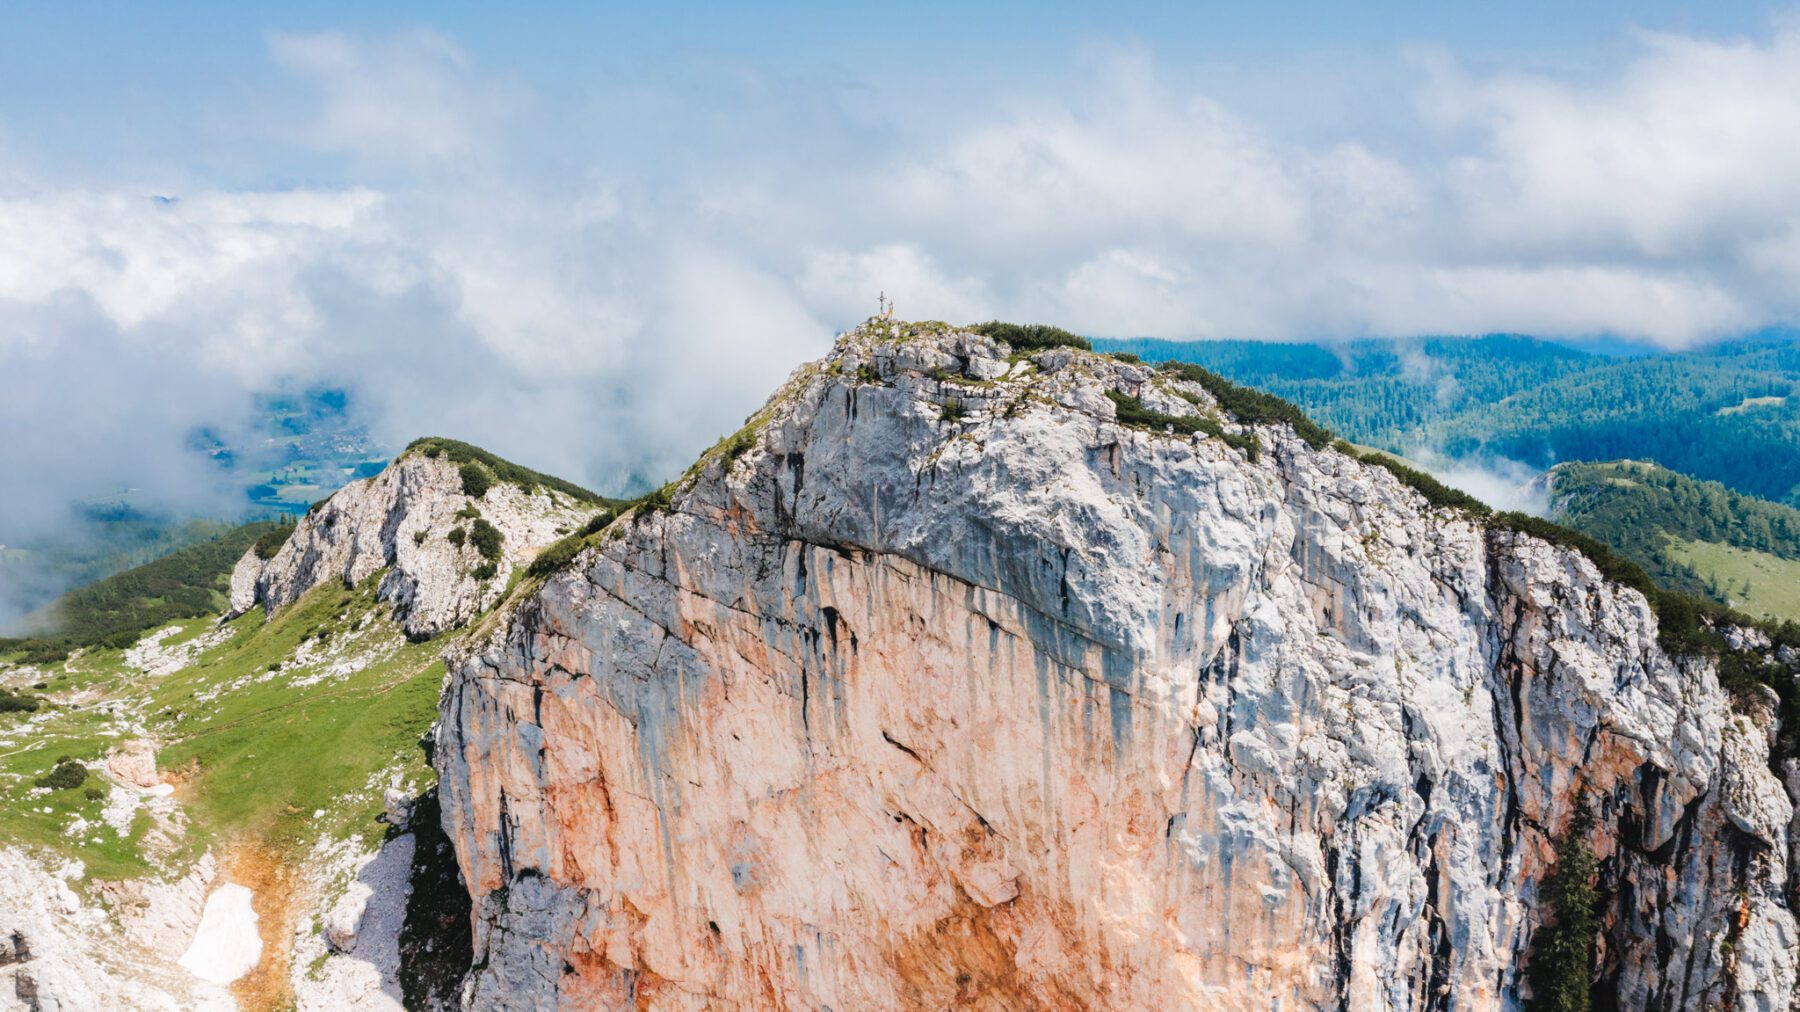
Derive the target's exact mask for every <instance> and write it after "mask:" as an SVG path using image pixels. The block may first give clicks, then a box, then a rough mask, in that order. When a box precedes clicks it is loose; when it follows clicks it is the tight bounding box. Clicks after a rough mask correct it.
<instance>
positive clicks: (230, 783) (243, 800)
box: [146, 577, 444, 848]
mask: <svg viewBox="0 0 1800 1012" xmlns="http://www.w3.org/2000/svg"><path fill="white" fill-rule="evenodd" d="M378 583H379V578H378V577H377V578H372V579H370V580H368V581H365V583H364V584H363V585H362V586H361V587H359V588H357V589H356V590H354V591H350V590H345V589H343V588H342V587H341V586H337V585H326V586H321V587H318V588H315V589H314V590H312V591H311V592H309V593H308V594H307V595H306V597H304V598H302V599H301V601H300V602H299V603H297V604H296V605H294V606H293V607H290V608H287V609H285V610H283V611H282V612H280V613H279V614H277V615H276V616H275V617H274V619H272V620H270V621H269V622H267V623H264V622H263V621H262V613H261V611H260V610H258V611H253V612H251V613H249V614H247V615H244V616H241V617H239V618H238V619H236V620H234V621H233V622H232V623H231V625H230V626H229V627H228V628H229V629H230V632H231V636H230V639H229V640H227V641H226V642H225V643H223V644H221V645H220V646H218V647H215V648H213V649H212V650H209V651H207V652H206V653H204V654H202V655H201V656H200V657H199V658H198V659H197V660H196V662H195V663H194V664H193V665H192V666H190V667H188V668H185V669H183V670H181V671H179V672H177V673H176V674H174V675H171V676H170V677H168V678H167V679H165V680H163V681H162V682H161V683H159V684H158V685H157V686H156V687H155V689H154V691H153V692H152V693H151V694H150V696H149V698H148V700H147V704H146V706H147V709H149V711H150V712H151V714H152V716H151V718H150V720H149V725H150V729H151V730H152V731H153V732H154V733H155V734H156V735H157V736H158V737H159V738H161V739H162V740H163V741H164V742H165V743H166V744H165V745H164V747H163V749H162V751H161V752H160V753H158V755H157V764H158V765H159V766H161V767H163V768H165V769H170V770H176V771H182V773H183V775H185V776H187V778H188V779H187V781H186V785H185V786H186V792H187V795H188V797H187V800H188V804H189V807H190V810H191V811H193V812H194V813H195V814H196V816H197V818H198V821H199V823H200V824H201V825H203V826H204V827H206V828H207V830H208V831H209V832H212V833H219V834H235V833H248V834H250V835H252V836H254V837H256V838H257V839H259V840H261V841H262V842H263V843H265V844H266V845H270V846H275V847H277V848H287V847H293V846H296V845H300V844H302V843H303V842H305V841H306V840H308V839H310V838H311V837H312V836H315V835H316V834H317V833H318V832H320V831H321V829H329V828H333V827H334V826H341V827H345V828H348V827H353V826H368V825H370V820H372V819H373V818H374V816H375V814H376V813H378V812H379V811H380V810H381V804H382V797H381V790H380V787H379V785H377V786H375V787H374V788H373V789H371V787H370V785H369V784H368V782H367V781H368V778H369V777H370V775H371V774H372V773H374V772H375V771H378V770H384V769H392V768H396V767H398V768H400V769H402V770H404V771H406V772H407V773H408V774H409V775H411V776H413V778H414V779H426V778H428V776H429V771H428V770H427V768H426V767H425V766H424V763H423V757H422V755H421V753H420V750H419V748H418V741H419V736H420V735H422V734H423V733H424V732H425V730H426V728H428V727H430V725H431V721H432V719H433V718H434V717H435V716H436V713H437V695H438V689H439V686H440V685H441V684H442V681H443V674H444V665H443V661H442V660H441V658H440V656H439V655H440V653H441V652H442V650H443V644H442V643H441V642H423V643H409V642H407V641H406V640H405V637H404V636H402V635H401V634H400V632H399V630H398V629H396V628H394V627H392V626H391V624H389V623H388V622H387V621H386V620H385V619H383V618H381V617H380V615H381V612H382V610H383V606H382V605H381V604H380V603H379V602H377V601H376V600H375V596H374V595H375V588H376V585H377V584H378ZM358 626H360V627H361V628H360V629H357V628H356V627H358ZM359 633H360V634H361V635H362V636H363V639H362V641H360V642H358V643H357V644H356V651H357V652H358V653H365V652H366V654H365V655H366V657H367V658H368V661H367V662H366V663H362V664H359V665H358V666H357V667H356V670H355V671H353V672H351V673H349V674H347V675H344V676H341V677H335V678H327V679H325V680H322V681H320V682H318V683H317V684H313V685H304V686H296V685H295V684H293V679H294V677H295V676H296V672H295V671H294V670H293V669H294V666H295V661H294V659H293V658H294V656H295V654H296V651H298V650H299V649H300V648H301V645H302V644H304V643H307V642H308V641H311V642H312V643H313V644H315V645H318V644H329V643H331V642H333V641H343V640H344V639H345V638H346V637H350V636H355V635H357V634H359ZM321 634H323V636H321ZM272 665H275V666H277V667H275V668H273V669H272V668H271V666H272ZM220 687H231V688H228V689H227V690H226V691H218V690H219V689H220ZM215 692H216V693H217V694H216V695H214V693H215ZM319 811H324V812H326V813H327V815H326V817H325V821H326V822H327V823H328V825H326V826H321V825H320V819H318V818H316V817H315V815H314V813H315V812H319Z"/></svg>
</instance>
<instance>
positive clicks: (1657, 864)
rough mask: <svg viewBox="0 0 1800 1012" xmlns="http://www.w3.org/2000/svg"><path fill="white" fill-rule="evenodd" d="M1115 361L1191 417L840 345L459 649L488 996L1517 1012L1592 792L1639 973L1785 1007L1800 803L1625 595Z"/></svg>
mask: <svg viewBox="0 0 1800 1012" xmlns="http://www.w3.org/2000/svg"><path fill="white" fill-rule="evenodd" d="M934 371H935V372H934ZM947 374H953V375H948V376H947ZM958 377H960V378H958ZM876 378H878V379H879V382H872V380H874V379H876ZM1105 389H1118V390H1123V391H1125V392H1127V393H1130V394H1135V395H1138V396H1141V397H1142V398H1143V400H1144V402H1145V404H1146V405H1148V406H1151V407H1152V408H1154V409H1155V410H1158V411H1163V412H1166V413H1181V412H1187V411H1193V410H1196V409H1195V408H1194V407H1191V406H1189V404H1190V400H1192V401H1196V402H1198V403H1200V404H1203V405H1204V404H1206V403H1208V401H1207V398H1206V397H1205V395H1204V393H1203V392H1202V391H1200V390H1199V388H1197V387H1191V386H1189V385H1186V384H1180V383H1175V382H1172V381H1170V380H1169V379H1168V378H1167V377H1166V376H1162V375H1158V374H1154V373H1152V372H1151V371H1150V370H1148V369H1145V368H1143V367H1140V366H1135V365H1129V364H1125V363H1119V362H1114V361H1110V360H1106V359H1101V358H1098V357H1095V356H1089V355H1085V354H1083V353H1079V352H1071V351H1055V352H1048V353H1042V354H1039V355H1037V356H1035V357H1034V359H1032V360H1026V362H1024V363H1021V362H1019V361H1017V360H1014V361H1008V360H1007V358H1006V355H1005V349H1004V348H1003V347H996V346H995V345H994V344H993V343H992V342H989V341H987V340H986V339H982V338H978V337H974V336H972V335H948V336H915V337H911V338H909V339H902V340H895V339H893V338H892V337H891V336H889V335H888V334H885V333H883V332H881V331H880V329H879V328H865V329H863V330H860V331H857V332H854V333H852V334H851V335H848V336H847V337H846V338H845V339H844V341H842V342H841V343H840V345H839V347H838V349H837V350H836V351H835V352H834V354H833V356H832V357H831V358H830V359H828V360H827V361H826V363H825V364H824V366H823V367H820V368H814V369H811V370H808V371H803V372H802V373H800V374H798V375H797V376H796V378H795V380H794V381H792V382H791V383H790V385H789V386H788V388H787V389H786V390H784V391H783V393H782V394H780V395H778V397H777V399H776V401H774V402H772V404H771V406H770V408H768V409H767V410H766V411H765V412H764V414H763V415H762V416H760V417H759V426H760V427H759V430H758V434H757V438H756V441H755V443H754V445H753V446H752V448H751V449H750V450H749V451H748V452H746V453H744V454H743V455H742V456H740V457H737V458H736V459H727V458H725V457H722V456H721V457H719V458H715V459H714V460H712V461H710V462H708V463H707V464H705V465H704V466H703V467H702V468H700V469H699V471H698V473H697V476H696V477H695V478H694V479H693V480H692V481H691V482H690V483H689V484H688V485H687V486H686V487H684V488H683V489H682V490H681V492H680V493H679V494H678V495H677V496H676V497H675V500H674V507H673V509H672V510H671V511H669V512H663V513H656V514H651V515H646V516H641V517H639V518H637V519H629V518H628V519H626V520H624V521H621V522H620V523H618V524H616V525H615V526H614V528H613V529H612V530H611V531H610V532H609V533H608V535H607V536H606V537H605V540H604V542H603V543H602V544H600V545H598V546H597V547H595V548H593V549H590V550H589V551H588V552H586V553H584V554H583V555H582V556H581V557H580V558H579V559H578V561H577V563H576V564H575V565H574V566H572V567H571V568H570V569H568V570H566V571H565V572H563V573H560V574H558V575H556V576H555V577H553V578H551V579H550V580H549V581H548V582H546V583H545V584H544V585H543V586H542V587H541V588H539V589H537V590H536V591H535V592H534V593H533V594H531V595H530V596H529V597H528V598H527V599H526V600H525V601H524V602H523V603H522V604H521V605H519V606H518V607H517V608H516V610H515V611H514V612H513V613H512V614H511V616H510V617H509V619H508V621H507V623H506V625H505V628H504V630H503V631H502V632H500V633H499V634H497V635H496V636H495V637H494V638H493V639H491V640H490V641H489V642H487V643H485V644H483V645H481V646H479V647H478V648H477V649H476V652H475V653H474V654H473V655H472V656H469V657H466V658H461V659H458V660H457V661H456V663H454V664H453V665H452V670H451V676H450V678H449V680H448V681H447V683H446V691H445V696H444V701H443V704H442V709H443V723H442V727H441V731H440V745H439V750H438V765H439V770H440V774H441V777H442V790H443V800H444V815H445V822H446V828H447V829H448V831H449V832H450V834H451V836H452V838H453V839H454V840H455V842H456V845H457V851H458V857H459V860H460V861H461V863H462V867H463V871H464V876H465V880H466V881H467V883H468V884H469V887H470V890H471V893H472V894H473V896H474V898H475V900H476V911H477V913H476V917H477V923H476V931H477V958H476V964H477V968H476V970H475V972H474V974H473V975H472V979H471V981H470V990H469V992H468V998H469V1001H470V1003H471V1005H472V1007H478V1008H534V1007H538V1008H542V1007H551V1006H554V1005H561V1007H582V1008H585V1007H626V1006H631V1005H639V1006H644V1007H657V1008H708V1007H796V1008H797V1007H808V1008H816V1007H821V1006H829V1007H831V1008H835V1009H853V1008H948V1007H956V1008H962V1007H974V1008H983V1007H986V1008H1027V1007H1056V1008H1078V1007H1092V1008H1259V1009H1266V1008H1271V1007H1279V1008H1286V1009H1293V1008H1302V1009H1305V1008H1342V1007H1349V1008H1359V1009H1360V1008H1419V1009H1424V1008H1468V1009H1478V1008H1502V1007H1508V1006H1509V1005H1510V1004H1511V1003H1513V1002H1515V1001H1516V1000H1517V997H1518V993H1519V988H1520V986H1521V981H1522V979H1523V976H1522V971H1523V967H1524V964H1525V953H1526V952H1527V951H1528V948H1529V945H1530V941H1531V934H1532V932H1533V930H1534V929H1535V928H1536V927H1537V926H1538V924H1539V923H1540V921H1541V911H1540V910H1539V909H1538V906H1537V891H1538V884H1539V882H1540V881H1541V879H1542V877H1543V875H1544V874H1545V873H1546V871H1547V869H1548V866H1549V863H1550V862H1551V861H1552V860H1553V859H1554V853H1555V848H1554V842H1555V838H1556V834H1557V833H1558V832H1559V831H1560V829H1561V828H1562V827H1563V826H1565V825H1566V824H1567V823H1568V820H1569V818H1570V816H1571V815H1572V813H1573V812H1574V810H1575V806H1576V805H1577V804H1583V803H1585V804H1587V805H1588V806H1589V808H1590V810H1592V811H1593V813H1594V814H1595V816H1596V829H1595V831H1594V839H1593V843H1594V847H1595V849H1596V852H1597V853H1599V854H1600V855H1601V857H1602V859H1603V867H1604V869H1605V875H1606V876H1609V878H1608V880H1607V882H1604V883H1603V885H1604V886H1606V887H1607V889H1608V891H1609V892H1610V893H1611V894H1612V895H1613V896H1614V898H1615V902H1614V903H1613V905H1612V907H1611V908H1610V909H1609V912H1608V918H1609V922H1608V923H1609V925H1611V931H1612V934H1611V935H1609V938H1608V940H1607V946H1606V951H1605V961H1606V965H1605V973H1606V974H1607V980H1608V981H1609V985H1610V986H1613V987H1615V988H1616V989H1617V990H1618V992H1619V994H1620V995H1621V997H1622V1000H1623V1002H1624V1003H1626V1004H1631V1005H1652V1006H1657V1007H1688V1006H1691V1005H1693V1004H1698V1003H1703V1002H1705V1001H1708V1000H1714V999H1723V998H1726V997H1730V998H1731V999H1732V1000H1734V1001H1740V1002H1741V1001H1743V1000H1745V996H1746V995H1750V996H1762V997H1766V998H1768V999H1769V1000H1770V1001H1772V1002H1778V1003H1779V1002H1784V1001H1785V997H1784V996H1786V995H1788V994H1791V991H1792V988H1793V978H1794V958H1793V955H1792V945H1791V940H1792V939H1793V937H1794V922H1793V919H1792V917H1791V916H1790V915H1789V913H1788V911H1787V909H1786V906H1785V898H1784V897H1783V895H1782V887H1783V883H1784V882H1785V879H1786V852H1785V848H1786V832H1787V829H1786V824H1787V819H1788V818H1789V817H1791V813H1792V808H1791V806H1790V805H1789V804H1788V802H1787V798H1786V795H1785V793H1784V792H1783V791H1782V789H1781V786H1780V784H1779V783H1778V782H1776V781H1775V779H1774V777H1773V776H1772V775H1771V774H1770V773H1769V770H1768V765H1767V742H1766V739H1764V738H1763V737H1762V736H1761V731H1760V729H1759V727H1760V725H1757V724H1755V723H1753V722H1751V721H1749V720H1748V719H1747V718H1739V717H1736V716H1734V715H1733V714H1731V713H1730V711H1729V708H1728V706H1727V704H1726V701H1725V698H1724V696H1723V694H1722V693H1721V692H1720V691H1719V689H1718V687H1717V682H1716V679H1715V678H1714V676H1713V674H1712V672H1711V671H1710V670H1706V669H1704V667H1695V668H1693V669H1691V670H1688V671H1682V670H1679V669H1678V668H1677V667H1676V666H1675V665H1674V664H1673V663H1672V662H1671V661H1670V660H1669V659H1668V658H1666V657H1664V656H1663V655H1662V654H1661V653H1660V652H1659V651H1658V650H1657V648H1656V646H1655V637H1654V620H1653V618H1652V616H1651V615H1650V613H1649V611H1648V609H1647V607H1646V606H1645V604H1644V602H1643V600H1642V598H1641V597H1639V596H1638V595H1636V594H1635V593H1634V592H1630V591H1623V590H1620V589H1618V588H1615V587H1612V586H1609V585H1607V584H1605V583H1604V582H1603V581H1602V580H1600V578H1599V576H1598V574H1597V573H1596V572H1595V571H1594V570H1593V567H1592V566H1591V565H1590V564H1589V563H1587V562H1586V561H1585V560H1583V559H1581V558H1580V557H1579V556H1576V555H1573V554H1571V553H1569V552H1566V551H1564V550H1561V549H1556V548H1553V547H1551V546H1549V545H1546V544H1544V543H1542V542H1538V541H1534V540H1532V539H1529V538H1524V537H1521V536H1517V535H1512V534H1504V533H1490V532H1484V531H1482V530H1481V529H1479V528H1478V527H1477V526H1475V525H1473V524H1471V523H1470V522H1468V521H1466V520H1463V519H1461V518H1458V517H1456V516H1454V515H1452V514H1449V513H1445V512H1439V511H1433V510H1431V509H1430V508H1428V507H1427V506H1426V505H1425V504H1424V503H1423V502H1422V501H1421V500H1420V499H1418V498H1417V496H1416V495H1414V494H1413V493H1411V492H1409V491H1407V490H1405V489H1404V488H1402V487H1401V486H1399V485H1398V484H1397V483H1396V482H1395V481H1394V480H1393V479H1392V478H1391V477H1390V476H1389V475H1387V474H1386V472H1383V471H1380V470H1379V469H1375V468H1370V467H1367V466H1364V465H1361V464H1359V463H1357V462H1355V461H1354V460H1352V459H1350V458H1348V457H1345V456H1342V455H1340V454H1337V453H1335V452H1333V451H1331V450H1329V449H1315V448H1312V447H1309V446H1307V445H1306V444H1305V443H1303V442H1302V441H1300V440H1299V439H1297V438H1295V437H1294V436H1293V435H1292V433H1291V432H1287V431H1285V430H1276V429H1272V428H1263V429H1259V430H1257V436H1258V438H1259V440H1260V443H1261V450H1260V453H1258V454H1257V456H1256V459H1255V460H1250V459H1248V457H1247V455H1246V454H1244V453H1243V452H1241V451H1239V450H1235V449H1232V448H1230V447H1228V446H1226V445H1225V444H1224V443H1223V442H1222V441H1220V440H1218V439H1213V438H1208V437H1205V436H1198V437H1194V438H1192V439H1189V438H1187V437H1180V436H1171V435H1165V434H1156V433H1146V432H1142V431H1138V430H1132V429H1127V428H1122V427H1121V426H1119V425H1118V424H1116V423H1115V422H1114V421H1112V412H1113V409H1112V404H1111V402H1110V401H1108V400H1106V398H1105V397H1104V396H1103V391H1104V390H1105ZM952 396H953V397H955V398H957V399H958V402H959V405H960V408H959V410H960V417H958V416H957V415H956V413H952V414H951V416H950V417H949V418H945V417H944V410H943V408H942V407H941V405H942V404H943V403H945V401H946V400H947V399H948V398H949V397H952ZM1759 749H1760V750H1761V751H1760V752H1759V751H1758V750H1759ZM1784 939H1786V940H1788V941H1789V944H1788V945H1787V948H1785V949H1784V948H1783V947H1782V942H1783V940H1784ZM1671 965H1678V966H1681V967H1692V968H1693V969H1692V970H1691V971H1689V970H1685V969H1684V970H1683V971H1682V972H1679V973H1671V972H1666V971H1665V966H1671ZM1782 1007H1785V1004H1783V1005H1782Z"/></svg>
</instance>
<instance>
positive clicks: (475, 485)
mask: <svg viewBox="0 0 1800 1012" xmlns="http://www.w3.org/2000/svg"><path fill="white" fill-rule="evenodd" d="M456 473H457V474H458V475H459V476H460V477H461V478H462V490H463V495H466V496H469V497H470V498H472V499H479V498H481V497H482V496H484V495H487V490H488V489H490V488H493V487H494V479H493V478H491V477H489V476H488V472H487V468H485V467H482V466H481V465H480V464H477V463H475V462H474V461H472V460H471V461H469V462H468V463H466V464H464V465H463V466H461V467H459V468H457V469H456Z"/></svg>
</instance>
